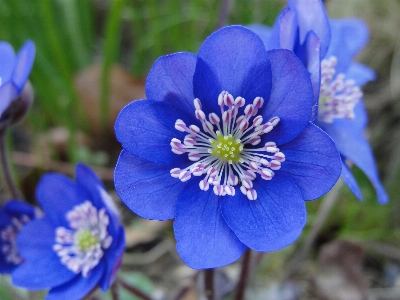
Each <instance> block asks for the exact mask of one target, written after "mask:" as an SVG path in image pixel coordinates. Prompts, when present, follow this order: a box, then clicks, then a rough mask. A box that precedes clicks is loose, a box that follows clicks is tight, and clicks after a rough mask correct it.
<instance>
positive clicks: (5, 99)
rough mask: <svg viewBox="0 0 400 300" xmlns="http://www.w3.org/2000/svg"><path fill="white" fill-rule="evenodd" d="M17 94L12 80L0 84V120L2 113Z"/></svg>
mask: <svg viewBox="0 0 400 300" xmlns="http://www.w3.org/2000/svg"><path fill="white" fill-rule="evenodd" d="M17 96H18V91H17V88H16V87H15V85H14V84H13V83H12V82H7V83H5V84H3V85H2V86H0V121H1V118H2V117H3V113H4V112H5V111H6V110H7V109H8V107H9V106H10V104H11V102H13V101H14V100H15V99H16V98H17Z"/></svg>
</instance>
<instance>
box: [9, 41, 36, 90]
mask: <svg viewBox="0 0 400 300" xmlns="http://www.w3.org/2000/svg"><path fill="white" fill-rule="evenodd" d="M34 59H35V44H34V43H33V42H32V41H27V42H26V43H25V44H24V45H23V46H22V48H21V50H20V51H19V52H18V55H17V61H16V64H15V70H14V72H13V74H12V81H13V82H14V84H15V85H16V86H17V89H18V92H19V93H20V92H21V91H22V88H23V87H24V85H25V82H26V80H27V79H28V76H29V73H30V72H31V69H32V66H33V61H34Z"/></svg>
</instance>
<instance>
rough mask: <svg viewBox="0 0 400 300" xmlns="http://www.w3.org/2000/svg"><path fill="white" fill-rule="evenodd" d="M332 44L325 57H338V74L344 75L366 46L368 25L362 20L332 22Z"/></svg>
mask: <svg viewBox="0 0 400 300" xmlns="http://www.w3.org/2000/svg"><path fill="white" fill-rule="evenodd" d="M330 26H331V43H330V45H329V50H328V52H327V53H326V55H325V57H326V58H329V57H331V56H336V58H337V65H336V72H337V74H338V73H344V72H346V70H347V68H348V67H349V66H350V64H351V62H352V60H353V58H354V56H355V55H356V54H357V53H358V52H359V51H360V50H361V49H362V48H363V47H364V46H365V45H366V43H367V41H368V38H369V36H368V35H369V34H368V27H367V25H366V24H365V23H364V22H363V21H362V20H360V19H341V20H331V21H330Z"/></svg>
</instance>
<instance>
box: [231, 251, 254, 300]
mask: <svg viewBox="0 0 400 300" xmlns="http://www.w3.org/2000/svg"><path fill="white" fill-rule="evenodd" d="M250 261H251V250H250V248H247V250H246V252H245V253H244V255H243V258H242V270H241V272H240V277H239V282H238V284H237V288H236V297H235V300H244V299H245V291H246V286H247V282H248V279H249V274H250Z"/></svg>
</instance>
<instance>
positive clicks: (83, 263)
mask: <svg viewBox="0 0 400 300" xmlns="http://www.w3.org/2000/svg"><path fill="white" fill-rule="evenodd" d="M37 199H38V202H39V204H40V205H41V207H42V209H43V211H44V214H45V216H44V217H43V218H41V219H37V220H34V221H32V222H30V223H29V224H28V225H26V226H25V227H24V228H23V229H22V230H21V232H20V234H19V236H18V238H17V246H18V250H19V252H20V255H21V257H22V258H23V259H24V261H25V262H24V263H23V264H21V265H20V266H19V267H18V268H17V269H16V270H15V271H14V272H13V274H12V281H13V284H15V285H17V286H21V287H24V288H26V289H30V290H38V289H50V291H49V293H48V295H47V297H46V299H81V298H83V297H84V296H85V295H86V294H88V293H89V292H90V291H91V290H92V289H94V288H95V287H96V286H97V285H98V286H100V287H101V288H102V289H103V290H106V289H108V288H109V287H110V285H111V284H112V283H113V282H114V280H115V276H116V272H117V270H118V269H119V266H120V263H121V259H122V255H123V252H124V249H125V237H124V230H123V227H122V226H121V224H120V222H119V217H118V213H117V210H116V207H115V206H114V204H113V202H112V199H111V198H110V196H109V195H108V194H107V192H106V191H105V189H104V186H103V184H102V183H101V181H100V180H99V179H98V177H97V176H96V175H95V174H94V173H93V171H92V170H90V169H89V168H88V167H86V166H85V165H82V164H78V166H77V168H76V183H75V182H73V181H72V180H71V179H69V178H68V177H66V176H64V175H61V174H56V173H53V174H52V173H50V174H46V175H44V176H43V178H42V179H41V181H40V182H39V185H38V188H37Z"/></svg>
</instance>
